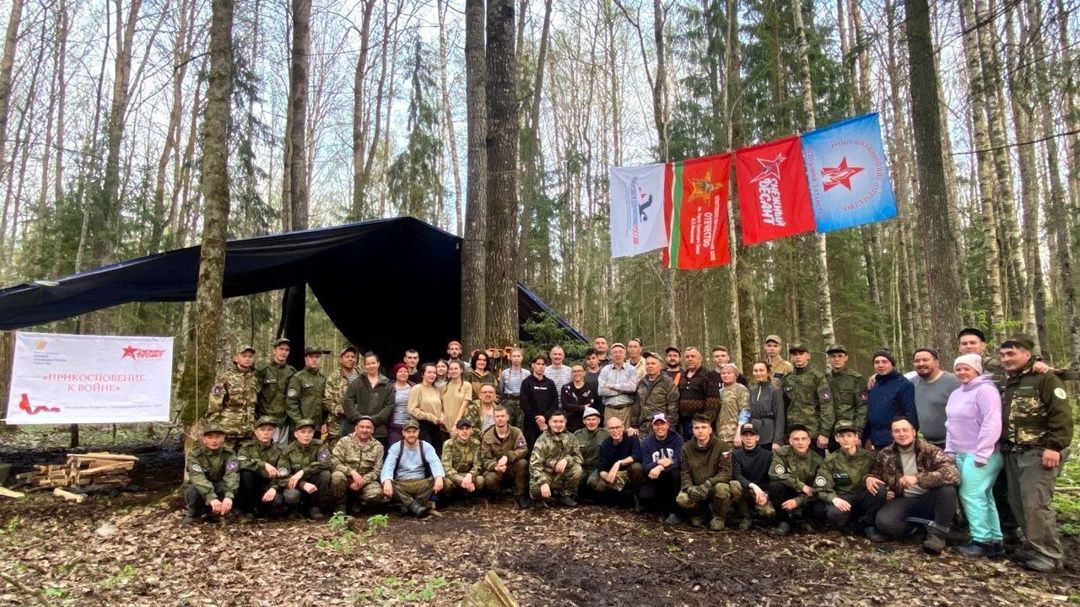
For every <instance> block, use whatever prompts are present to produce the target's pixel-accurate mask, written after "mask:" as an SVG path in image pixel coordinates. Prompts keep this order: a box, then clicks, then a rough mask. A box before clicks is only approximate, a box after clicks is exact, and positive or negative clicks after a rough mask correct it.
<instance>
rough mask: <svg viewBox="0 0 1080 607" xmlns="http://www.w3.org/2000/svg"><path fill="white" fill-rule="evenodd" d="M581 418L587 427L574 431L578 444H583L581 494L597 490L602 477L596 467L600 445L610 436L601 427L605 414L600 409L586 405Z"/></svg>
mask: <svg viewBox="0 0 1080 607" xmlns="http://www.w3.org/2000/svg"><path fill="white" fill-rule="evenodd" d="M581 419H582V421H583V422H584V424H585V427H584V428H581V429H580V430H577V431H576V432H574V438H575V439H577V442H578V445H579V446H581V487H579V488H578V489H579V490H578V494H579V495H580V494H581V492H582V491H583V490H584V491H590V492H594V491H596V484H597V482H598V480H599V478H600V477H599V476H598V475H597V469H596V468H597V461H598V460H599V457H600V445H601V444H602V443H603V442H604V440H605V439H607V437H608V432H607V430H605V429H603V428H601V427H600V421H601V420H602V419H603V415H602V414H601V413H600V412H599V411H597V410H596V409H594V408H592V407H585V411H584V413H582V416H581Z"/></svg>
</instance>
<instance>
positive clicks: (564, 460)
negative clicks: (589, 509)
mask: <svg viewBox="0 0 1080 607" xmlns="http://www.w3.org/2000/svg"><path fill="white" fill-rule="evenodd" d="M581 476H582V469H581V445H578V442H577V439H576V438H574V435H573V434H570V433H568V432H567V431H566V413H563V411H562V409H556V410H555V411H553V412H552V413H551V416H550V418H549V419H548V429H547V430H545V431H544V433H543V434H541V435H540V438H538V439H536V444H535V445H533V452H532V455H531V456H530V457H529V493H530V494H531V496H532V498H533V499H539V500H542V501H544V502H547V501H549V500H551V499H553V498H556V497H557V498H558V503H559V504H562V505H563V506H567V507H570V508H573V507H574V506H577V500H576V498H577V491H578V486H580V485H581Z"/></svg>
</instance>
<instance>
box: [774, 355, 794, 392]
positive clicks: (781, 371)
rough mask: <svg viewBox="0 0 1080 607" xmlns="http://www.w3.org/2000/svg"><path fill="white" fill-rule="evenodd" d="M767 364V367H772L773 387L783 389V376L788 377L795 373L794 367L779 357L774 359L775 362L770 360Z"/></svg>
mask: <svg viewBox="0 0 1080 607" xmlns="http://www.w3.org/2000/svg"><path fill="white" fill-rule="evenodd" d="M768 363H769V366H771V367H772V381H773V385H775V386H776V387H777V388H781V387H783V382H784V376H786V375H790V374H792V373H794V372H795V365H792V364H791V363H790V362H788V361H786V360H784V359H782V358H780V357H779V356H778V357H776V360H770V361H768Z"/></svg>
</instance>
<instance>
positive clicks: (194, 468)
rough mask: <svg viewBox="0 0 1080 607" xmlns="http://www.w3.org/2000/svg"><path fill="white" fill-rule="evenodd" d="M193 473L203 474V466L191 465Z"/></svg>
mask: <svg viewBox="0 0 1080 607" xmlns="http://www.w3.org/2000/svg"><path fill="white" fill-rule="evenodd" d="M191 471H192V472H202V471H203V469H202V466H200V465H199V464H191Z"/></svg>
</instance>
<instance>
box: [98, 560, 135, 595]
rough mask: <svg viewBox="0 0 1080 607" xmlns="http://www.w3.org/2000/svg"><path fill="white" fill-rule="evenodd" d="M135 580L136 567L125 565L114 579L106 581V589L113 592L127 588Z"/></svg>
mask: <svg viewBox="0 0 1080 607" xmlns="http://www.w3.org/2000/svg"><path fill="white" fill-rule="evenodd" d="M134 578H135V566H134V565H130V564H129V565H124V566H123V567H121V568H120V571H117V572H116V573H115V574H114V575H113V576H112V577H110V578H109V579H107V580H105V587H106V588H108V589H110V590H112V589H113V588H117V587H120V586H127V585H128V583H130V582H131V580H132V579H134Z"/></svg>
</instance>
